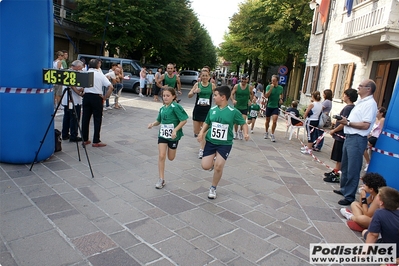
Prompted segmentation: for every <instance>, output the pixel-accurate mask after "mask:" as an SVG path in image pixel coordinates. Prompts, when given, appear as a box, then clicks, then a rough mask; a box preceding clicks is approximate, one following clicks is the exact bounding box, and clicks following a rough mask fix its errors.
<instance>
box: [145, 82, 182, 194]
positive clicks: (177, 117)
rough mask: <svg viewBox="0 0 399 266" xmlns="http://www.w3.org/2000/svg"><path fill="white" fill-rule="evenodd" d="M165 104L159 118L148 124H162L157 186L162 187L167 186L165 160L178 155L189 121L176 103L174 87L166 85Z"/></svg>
mask: <svg viewBox="0 0 399 266" xmlns="http://www.w3.org/2000/svg"><path fill="white" fill-rule="evenodd" d="M162 98H163V102H164V105H163V106H162V107H161V109H160V110H159V113H158V117H157V120H156V121H155V122H153V123H150V124H148V128H152V127H154V126H158V125H161V126H160V128H159V132H158V150H159V159H158V171H159V180H158V182H157V183H156V185H155V188H158V189H161V188H163V187H164V186H165V161H166V154H168V159H169V160H170V161H173V160H174V159H175V157H176V149H177V145H178V144H179V140H180V139H181V137H182V136H183V130H182V128H183V126H184V125H185V124H186V123H187V119H188V115H187V113H186V111H184V109H183V107H182V106H181V105H180V104H178V103H176V102H175V101H174V100H175V98H176V91H175V89H174V88H170V87H166V88H164V91H163V92H162Z"/></svg>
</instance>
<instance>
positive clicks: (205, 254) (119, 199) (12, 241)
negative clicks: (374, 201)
mask: <svg viewBox="0 0 399 266" xmlns="http://www.w3.org/2000/svg"><path fill="white" fill-rule="evenodd" d="M184 93H185V95H184V96H183V101H182V105H183V107H184V108H185V109H186V111H187V113H188V114H189V115H191V112H192V107H193V101H194V99H187V98H186V97H185V96H186V95H187V91H186V90H185V91H184ZM120 101H121V103H122V104H123V105H124V107H125V108H126V111H125V110H108V111H106V112H104V119H103V126H102V131H101V138H102V141H104V142H105V143H107V144H108V146H107V147H104V148H94V147H92V146H90V145H88V146H87V147H86V151H87V153H88V155H89V158H90V162H91V167H92V170H93V172H94V176H95V177H94V178H92V176H91V173H90V169H89V166H88V162H87V159H86V155H85V151H84V150H83V149H82V147H81V145H78V148H79V149H80V155H81V161H79V160H78V156H77V148H76V144H75V143H69V142H68V141H63V143H62V146H63V150H62V152H58V153H56V154H54V155H53V156H52V157H51V158H49V159H48V160H46V161H44V162H40V163H37V164H35V165H34V167H33V169H32V171H29V168H30V165H12V164H5V163H1V164H0V239H1V241H0V264H1V265H19V266H21V265H46V266H47V265H74V266H83V265H85V266H86V265H91V266H93V265H107V266H109V265H157V266H159V265H205V264H207V265H240V266H241V265H308V264H309V263H308V259H309V244H310V243H325V242H330V243H332V242H335V243H338V242H341V243H342V242H346V243H349V242H350V243H360V242H361V240H360V234H358V233H355V232H353V231H351V230H350V229H349V228H348V227H347V226H346V224H345V219H344V218H342V217H341V216H340V213H339V211H338V210H339V208H340V206H339V205H338V204H337V201H338V200H339V199H340V197H339V196H338V195H335V194H334V193H332V189H334V188H337V186H336V185H335V184H328V183H325V182H323V181H322V178H323V173H324V172H327V171H328V170H327V168H326V167H325V166H323V165H321V164H319V163H317V162H316V161H314V160H313V159H312V158H311V157H310V156H307V155H303V154H301V153H300V152H299V148H300V142H299V141H298V140H297V139H295V138H293V139H292V140H291V141H289V140H288V139H287V138H286V137H285V122H284V121H283V120H279V124H278V127H277V132H276V138H277V140H276V142H275V143H273V142H271V141H270V140H265V139H263V132H264V129H263V125H264V121H265V119H264V118H259V119H258V120H257V122H256V123H257V124H256V126H255V132H254V134H251V139H250V141H248V142H245V141H240V140H237V141H235V143H234V146H233V149H232V152H231V155H230V157H229V159H228V160H227V162H226V167H225V169H224V173H223V178H222V180H221V182H220V184H219V186H218V190H217V191H218V198H217V199H215V200H209V199H208V198H207V193H208V189H209V186H210V183H211V180H212V174H213V173H212V172H209V171H204V170H202V169H201V165H200V160H198V158H197V154H198V148H199V144H198V142H197V141H196V139H195V138H194V137H193V133H192V120H191V119H189V120H188V122H187V124H186V126H185V127H184V133H185V136H184V137H183V138H182V140H181V141H180V142H179V148H178V150H177V155H176V158H175V160H174V161H172V162H171V161H167V162H166V168H165V176H166V186H165V187H164V188H163V189H162V190H157V189H155V188H154V185H155V183H156V181H157V179H158V169H157V160H158V148H157V144H156V141H157V136H156V135H157V131H156V130H148V129H147V124H148V123H149V122H152V121H154V119H155V118H156V116H157V112H158V110H159V107H160V104H159V103H155V102H152V101H151V99H139V98H138V97H137V95H135V94H129V93H126V94H125V93H123V97H122V98H121V99H120ZM59 113H60V115H58V114H57V116H56V118H55V125H56V128H59V129H60V128H61V121H62V112H59ZM91 132H92V129H91ZM324 145H325V146H324V147H323V151H322V152H320V153H317V154H316V156H318V157H319V158H320V160H322V161H325V162H326V163H328V164H329V165H333V163H332V162H330V161H329V157H330V150H331V145H332V139H331V138H330V137H329V136H327V138H326V140H325V144H324Z"/></svg>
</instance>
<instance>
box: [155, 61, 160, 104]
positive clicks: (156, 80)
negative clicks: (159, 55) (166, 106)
mask: <svg viewBox="0 0 399 266" xmlns="http://www.w3.org/2000/svg"><path fill="white" fill-rule="evenodd" d="M161 77H162V67H158V69H157V73H155V92H154V101H156V102H159V99H158V95H159V92H160V91H161V90H162V88H161V87H160V86H159V84H161V83H159V84H158V82H160V81H161Z"/></svg>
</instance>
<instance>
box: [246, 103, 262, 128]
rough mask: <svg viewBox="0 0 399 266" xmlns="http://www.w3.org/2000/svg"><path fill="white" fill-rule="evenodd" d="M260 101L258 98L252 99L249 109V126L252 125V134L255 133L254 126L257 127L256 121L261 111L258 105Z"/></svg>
mask: <svg viewBox="0 0 399 266" xmlns="http://www.w3.org/2000/svg"><path fill="white" fill-rule="evenodd" d="M257 100H258V98H257V97H254V98H253V99H252V103H251V105H250V106H249V108H248V122H247V123H248V125H251V134H253V133H254V126H255V121H256V118H257V117H258V113H259V111H260V106H259V104H257V103H256V101H257Z"/></svg>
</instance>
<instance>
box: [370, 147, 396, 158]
mask: <svg viewBox="0 0 399 266" xmlns="http://www.w3.org/2000/svg"><path fill="white" fill-rule="evenodd" d="M369 149H370V150H372V151H375V152H378V153H381V154H384V155H387V156H390V157H394V158H399V154H396V153H393V152H389V151H384V150H381V149H377V148H374V147H369Z"/></svg>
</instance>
